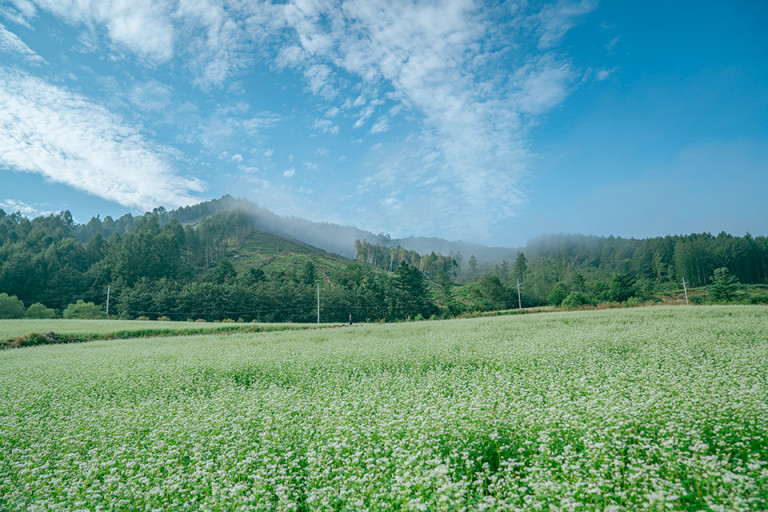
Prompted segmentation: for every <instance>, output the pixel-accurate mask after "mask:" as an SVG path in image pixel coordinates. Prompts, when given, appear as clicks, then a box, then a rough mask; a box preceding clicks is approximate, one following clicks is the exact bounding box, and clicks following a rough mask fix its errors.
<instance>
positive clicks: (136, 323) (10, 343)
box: [0, 319, 330, 349]
mask: <svg viewBox="0 0 768 512" xmlns="http://www.w3.org/2000/svg"><path fill="white" fill-rule="evenodd" d="M321 325H322V326H324V327H328V326H329V325H330V324H321ZM317 327H318V326H317V324H288V323H273V324H269V323H245V324H244V323H231V324H230V323H216V322H163V321H159V322H155V321H152V322H151V321H142V320H61V319H46V320H32V319H23V320H0V349H1V348H6V347H11V348H15V347H18V346H29V345H46V344H55V343H73V342H82V341H92V340H107V339H128V338H142V337H161V336H191V335H200V334H225V333H233V332H250V333H255V332H270V331H288V330H301V329H314V328H317ZM51 333H53V334H51Z"/></svg>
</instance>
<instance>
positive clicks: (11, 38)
mask: <svg viewBox="0 0 768 512" xmlns="http://www.w3.org/2000/svg"><path fill="white" fill-rule="evenodd" d="M0 52H3V53H9V54H15V55H18V56H20V57H21V58H23V59H24V60H26V61H27V62H29V63H31V64H45V59H44V58H42V57H41V56H39V55H38V54H37V53H35V52H34V51H33V50H32V49H31V48H30V47H29V46H27V45H26V43H25V42H24V41H22V40H21V38H20V37H19V36H17V35H16V34H14V33H13V32H11V31H9V30H8V29H7V28H5V26H4V25H3V24H2V23H0Z"/></svg>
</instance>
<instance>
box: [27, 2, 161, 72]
mask: <svg viewBox="0 0 768 512" xmlns="http://www.w3.org/2000/svg"><path fill="white" fill-rule="evenodd" d="M35 3H36V4H37V5H38V7H39V8H40V9H43V10H46V11H49V12H51V13H53V14H54V15H56V16H58V17H60V18H62V19H64V20H66V21H67V22H68V23H70V24H73V25H84V26H85V27H88V28H89V29H90V31H91V32H93V31H95V30H97V27H99V26H103V27H105V28H106V31H107V34H108V36H109V39H110V40H111V41H112V42H113V43H114V44H115V45H116V47H118V48H120V49H122V48H125V49H127V50H129V51H131V52H133V53H135V54H136V55H138V56H139V57H141V58H142V59H146V60H148V61H150V62H155V63H158V62H167V61H168V60H170V59H171V58H172V57H173V48H174V38H175V36H176V31H175V29H174V26H173V23H172V22H171V19H170V14H171V12H170V7H171V6H170V3H168V2H155V1H153V0H107V1H105V0H77V1H72V0H70V1H62V0H36V1H35Z"/></svg>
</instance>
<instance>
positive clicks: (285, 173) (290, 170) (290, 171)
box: [283, 167, 296, 178]
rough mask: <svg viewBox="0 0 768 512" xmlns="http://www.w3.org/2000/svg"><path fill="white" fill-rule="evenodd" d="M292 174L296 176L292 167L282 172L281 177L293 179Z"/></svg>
mask: <svg viewBox="0 0 768 512" xmlns="http://www.w3.org/2000/svg"><path fill="white" fill-rule="evenodd" d="M294 174H296V169H294V168H293V167H291V168H290V169H288V170H287V171H285V172H283V176H285V177H286V178H291V177H293V175H294Z"/></svg>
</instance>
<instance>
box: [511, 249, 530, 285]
mask: <svg viewBox="0 0 768 512" xmlns="http://www.w3.org/2000/svg"><path fill="white" fill-rule="evenodd" d="M527 272H528V258H526V257H525V254H523V253H522V252H518V253H517V258H516V259H515V266H514V268H513V269H512V276H513V277H514V278H515V282H517V280H519V281H520V282H521V283H524V282H525V274H526V273H527Z"/></svg>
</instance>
